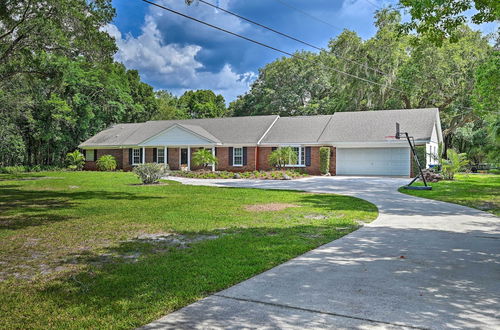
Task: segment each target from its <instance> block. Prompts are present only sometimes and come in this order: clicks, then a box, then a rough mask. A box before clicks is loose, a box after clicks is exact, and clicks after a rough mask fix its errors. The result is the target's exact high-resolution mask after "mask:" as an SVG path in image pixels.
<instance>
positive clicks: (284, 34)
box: [198, 0, 388, 76]
mask: <svg viewBox="0 0 500 330" xmlns="http://www.w3.org/2000/svg"><path fill="white" fill-rule="evenodd" d="M198 1H199V2H201V3H204V4H205V5H207V6H210V7H212V8H215V9H217V10H220V11H222V12H225V13H227V14H230V15H233V16H235V17H238V18H240V19H242V20H244V21H247V22H249V23H252V24H254V25H257V26H260V27H262V28H264V29H266V30H269V31H271V32H274V33H276V34H279V35H281V36H283V37H285V38H288V39H290V40H294V41H297V42H299V43H301V44H303V45H306V46H309V47H311V48H314V49H317V50H319V51H323V50H324V49H323V48H321V47H318V46H315V45H313V44H311V43H309V42H306V41H303V40H300V39H298V38H295V37H293V36H291V35H289V34H286V33H283V32H280V31H278V30H276V29H273V28H270V27H268V26H266V25H264V24H261V23H258V22H256V21H253V20H251V19H249V18H246V17H244V16H241V15H239V14H236V13H233V12H231V11H229V10H226V9H224V8H221V7H219V6H217V5H214V4H212V3H210V2H207V1H205V0H198ZM332 53H333V54H334V55H335V56H336V57H338V58H341V59H343V60H345V61H348V62H351V63H354V64H357V65H360V66H362V67H364V68H365V69H370V70H372V71H374V72H377V73H379V74H382V75H386V76H388V74H387V73H385V72H383V71H381V70H379V69H376V68H372V67H370V66H368V65H367V64H365V63H359V62H357V61H354V60H351V59H348V58H345V57H343V56H340V55H338V54H337V53H335V52H333V51H332Z"/></svg>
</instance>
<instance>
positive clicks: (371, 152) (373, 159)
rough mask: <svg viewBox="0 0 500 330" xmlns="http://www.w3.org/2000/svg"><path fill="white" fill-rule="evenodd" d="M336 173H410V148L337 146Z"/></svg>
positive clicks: (398, 174) (399, 174) (407, 174)
mask: <svg viewBox="0 0 500 330" xmlns="http://www.w3.org/2000/svg"><path fill="white" fill-rule="evenodd" d="M337 174H338V175H394V176H403V175H404V176H409V175H410V148H337Z"/></svg>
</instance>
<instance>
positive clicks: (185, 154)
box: [181, 148, 188, 165]
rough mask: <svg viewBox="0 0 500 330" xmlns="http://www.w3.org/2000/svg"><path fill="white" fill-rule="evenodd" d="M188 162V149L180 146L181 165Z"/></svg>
mask: <svg viewBox="0 0 500 330" xmlns="http://www.w3.org/2000/svg"><path fill="white" fill-rule="evenodd" d="M187 163H188V150H187V148H181V165H187Z"/></svg>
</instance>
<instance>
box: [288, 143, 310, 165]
mask: <svg viewBox="0 0 500 330" xmlns="http://www.w3.org/2000/svg"><path fill="white" fill-rule="evenodd" d="M291 148H292V150H293V151H294V152H295V154H296V155H297V161H296V162H295V163H292V162H291V160H290V161H289V162H288V164H287V166H304V165H305V164H306V150H305V148H304V147H291Z"/></svg>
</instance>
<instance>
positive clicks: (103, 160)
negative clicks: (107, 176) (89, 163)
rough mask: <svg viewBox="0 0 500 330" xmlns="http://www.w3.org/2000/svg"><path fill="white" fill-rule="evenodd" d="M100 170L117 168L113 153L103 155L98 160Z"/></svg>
mask: <svg viewBox="0 0 500 330" xmlns="http://www.w3.org/2000/svg"><path fill="white" fill-rule="evenodd" d="M96 166H97V169H98V170H99V171H114V170H116V159H115V157H113V156H111V155H103V156H101V157H99V159H98V160H97V162H96Z"/></svg>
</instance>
